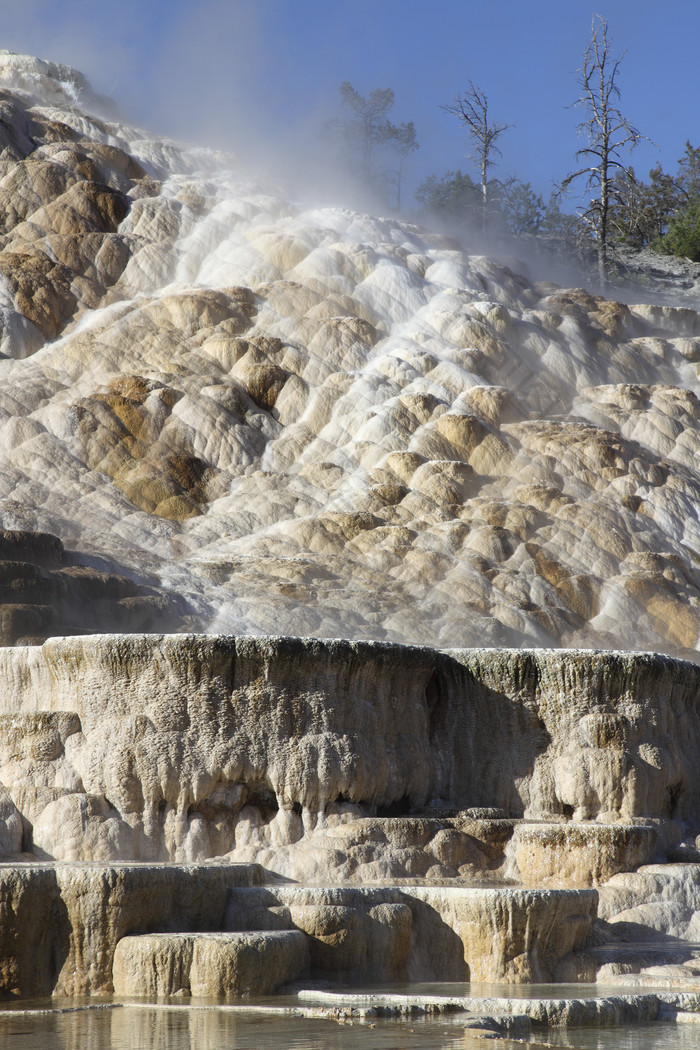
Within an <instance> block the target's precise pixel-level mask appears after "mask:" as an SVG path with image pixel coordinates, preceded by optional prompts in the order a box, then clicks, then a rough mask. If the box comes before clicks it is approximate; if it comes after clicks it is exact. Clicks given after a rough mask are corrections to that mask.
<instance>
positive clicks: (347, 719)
mask: <svg viewBox="0 0 700 1050" xmlns="http://www.w3.org/2000/svg"><path fill="white" fill-rule="evenodd" d="M699 676H700V671H699V670H698V668H697V667H696V665H694V664H691V663H685V662H681V661H677V660H673V659H671V658H667V657H661V656H656V657H652V656H649V655H640V654H624V653H608V654H604V653H590V652H589V653H584V652H563V653H562V652H561V651H556V650H550V651H542V650H539V651H537V650H536V651H529V652H518V651H514V650H448V651H437V650H431V649H428V648H409V647H402V646H396V645H390V644H387V643H377V642H374V643H372V642H341V641H328V642H323V641H321V640H318V639H313V640H309V639H288V638H287V639H284V638H257V639H254V638H239V639H236V638H231V637H210V636H202V635H200V636H192V635H185V636H182V635H180V636H178V635H170V636H154V635H141V636H134V635H105V636H81V637H77V638H75V637H74V638H63V639H61V638H56V639H52V640H50V641H48V642H45V643H44V644H43V646H20V647H14V648H12V647H8V648H5V649H3V650H1V651H0V785H1V789H0V792H1V793H0V849H1V850H2V854H3V862H2V863H0V990H1V991H2V992H3V993H4V994H10V995H20V996H30V995H46V994H49V993H53V994H59V995H82V994H104V993H108V992H111V991H113V990H115V991H116V992H117V993H118V994H120V995H122V996H127V997H129V996H131V995H134V994H147V995H151V996H155V997H159V996H170V995H178V996H183V995H185V996H193V997H195V998H196V997H198V996H199V997H201V996H221V995H223V996H234V997H236V996H240V995H260V994H267V993H268V992H270V991H273V990H275V988H277V987H278V986H279V985H280V984H283V983H285V982H287V981H290V980H294V979H295V978H299V977H301V978H304V977H307V978H308V977H309V976H311V977H312V978H313V977H317V976H320V975H324V977H325V978H326V979H327V978H328V975H334V976H335V978H336V979H338V980H350V981H375V982H386V981H391V982H397V981H406V980H445V981H466V980H471V981H475V982H483V981H486V982H498V981H506V982H514V983H522V982H543V981H545V982H546V981H552V980H565V981H580V980H594V979H595V977H596V975H597V973H598V972H599V971H600V972H601V973H602V974H604V975H605V976H606V977H607V978H619V977H622V976H625V975H629V974H633V975H636V976H638V977H639V979H640V980H642V979H643V978H644V976H645V974H647V973H653V972H655V968H656V969H657V970H658V967H659V965H661V966H662V968H664V967H665V969H662V972H663V974H664V975H666V976H667V977H669V979H674V980H675V979H676V978H678V977H679V976H680V977H681V978H682V977H686V976H687V977H689V978H690V977H692V976H693V975H694V971H695V968H696V966H697V959H696V954H694V952H693V949H692V944H693V941H694V940H696V939H697V929H698V916H700V889H699V887H700V865H699V864H697V863H695V859H696V858H695V854H694V848H695V842H696V836H697V835H698V832H699V831H700V828H699V827H698V824H699V823H700V822H699V820H698V812H699V810H698V804H697V801H698V788H699V786H700V781H699V780H698V763H697V754H698V751H699V750H700V721H699V719H698V704H699V701H698V695H699V690H698V685H699V682H700V678H699ZM682 841H684V845H682V846H681V847H680V848H679V843H681V842H682ZM669 861H670V863H669ZM163 862H166V863H163ZM173 862H175V863H173ZM650 862H653V863H650ZM650 942H651V949H650V948H649V943H650ZM669 945H670V947H669ZM660 953H661V954H660ZM38 956H39V957H40V962H39V963H37V957H38ZM669 966H670V970H669ZM139 989H141V990H142V991H141V992H139Z"/></svg>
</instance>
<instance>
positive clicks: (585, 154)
mask: <svg viewBox="0 0 700 1050" xmlns="http://www.w3.org/2000/svg"><path fill="white" fill-rule="evenodd" d="M624 55H625V53H624V52H623V53H622V54H621V55H619V56H617V57H616V56H615V55H614V54H613V52H612V50H611V46H610V42H609V40H608V23H607V22H606V21H605V19H603V18H602V17H601V16H600V15H598V16H597V21H596V20H595V19H594V21H593V25H592V28H591V39H590V42H589V44H588V47H587V48H586V51H585V54H584V56H583V66H582V68H581V69H580V70H579V86H580V88H581V94H580V95H579V97H578V98H577V99H576V101H575V102H574V104H573V105H574V106H580V107H582V108H583V109H585V111H586V119H585V120H583V121H582V122H581V123H580V124H579V125H578V128H577V130H578V132H579V134H580V135H582V136H585V138H586V139H587V143H588V144H587V145H586V146H584V147H583V148H582V149H580V150H577V152H576V159H577V160H579V161H583V162H584V165H583V166H582V167H581V168H579V169H578V170H577V171H573V172H571V174H570V175H567V176H566V178H565V179H564V180H563V181H562V182H561V183H560V186H559V192H560V193H565V192H566V190H568V188H569V187H570V186H571V184H572V183H573V182H574V181H575V180H576V179H580V178H584V179H585V180H586V185H585V189H586V191H587V192H588V191H591V192H592V193H593V194H594V196H593V197H592V198H591V200H590V203H589V204H588V205H587V206H586V207H584V208H581V209H580V214H581V217H582V218H583V220H584V221H585V222H586V224H587V225H588V227H589V229H590V230H591V231H592V233H593V236H594V237H595V240H596V245H597V256H598V276H599V279H600V283H601V285H602V286H603V287H605V284H606V282H607V278H608V244H609V239H610V230H611V219H612V212H613V209H614V208H615V206H616V205H619V206H623V205H624V203H625V199H626V190H628V189H629V186H630V185H633V184H634V172H633V171H632V169H631V168H630V167H629V166H628V165H626V164H625V163H624V162H623V160H622V157H623V154H624V152H625V151H628V150H632V149H634V147H635V146H637V145H638V144H639V142H640V141H641V140H642V139H643V138H645V137H646V136H644V135H642V134H640V132H639V131H638V130H637V129H636V128H635V127H633V126H632V124H630V122H629V121H628V120H627V118H626V117H625V116H623V114H622V112H621V111H620V108H619V106H618V100H619V98H620V90H619V88H618V86H617V78H618V74H619V71H620V63H621V62H622V59H623V58H624Z"/></svg>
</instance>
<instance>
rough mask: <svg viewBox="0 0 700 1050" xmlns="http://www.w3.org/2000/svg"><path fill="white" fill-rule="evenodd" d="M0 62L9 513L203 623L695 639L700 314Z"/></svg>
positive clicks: (4, 496)
mask: <svg viewBox="0 0 700 1050" xmlns="http://www.w3.org/2000/svg"><path fill="white" fill-rule="evenodd" d="M0 86H1V87H2V98H1V99H0V103H1V106H2V125H1V128H2V132H1V133H2V144H3V150H2V154H1V155H0V219H1V223H2V224H1V236H0V274H1V275H2V278H1V280H0V292H1V297H2V302H1V303H0V325H1V338H0V351H1V352H2V354H3V355H4V358H3V359H2V360H0V525H2V526H3V527H4V528H5V529H7V530H14V531H23V532H26V533H34V532H47V533H51V534H53V535H56V536H57V537H59V538H60V540H61V542H62V543H63V544H64V545H65V547H66V548H67V549H70V550H71V551H73V552H76V554H78V555H80V556H81V557H83V558H84V559H102V560H103V561H104V560H110V561H113V562H114V564H115V566H116V567H117V568H116V571H118V572H119V573H120V574H123V575H125V576H127V577H128V578H130V579H131V580H132V581H133V582H134V584H138V583H139V582H143V583H144V584H145V585H146V586H148V587H150V588H154V587H155V588H156V589H159V590H160V591H161V593H163V594H165V595H166V596H167V594H170V593H174V594H175V595H178V596H180V597H181V598H182V599H183V600H184V601H185V602H186V603H187V605H188V606H189V609H190V612H189V616H190V620H189V621H188V622H190V623H193V624H194V625H195V626H196V627H197V629H199V630H207V631H212V632H217V631H218V632H221V631H224V632H225V631H230V632H234V633H240V632H244V633H268V634H270V633H287V634H294V635H315V636H326V637H328V636H331V637H332V636H344V637H347V636H354V637H363V638H376V639H385V640H393V641H400V642H413V643H418V644H424V643H426V642H429V643H432V644H435V645H439V646H442V647H444V646H449V645H452V646H462V645H501V644H508V645H546V646H551V645H566V646H584V647H585V646H593V647H602V648H633V649H652V650H659V651H665V652H668V653H671V654H676V655H682V656H685V657H690V658H691V659H694V658H695V656H696V653H697V640H698V636H699V634H700V575H699V573H698V559H699V558H700V532H699V530H698V524H697V523H698V517H699V515H698V508H699V506H700V477H699V475H698V470H697V462H698V455H697V453H698V448H699V447H700V432H699V430H698V399H697V398H698V362H699V361H700V326H699V322H698V316H697V315H696V314H695V313H694V312H693V311H692V310H689V309H687V308H686V309H674V308H671V307H668V306H664V307H655V306H650V305H648V304H643V305H638V306H635V305H630V306H627V305H623V304H621V303H617V302H611V301H606V300H604V299H600V298H596V297H594V296H591V295H590V294H588V293H587V292H585V291H584V290H581V289H574V290H565V289H561V288H558V287H556V286H555V285H553V284H552V285H542V284H540V285H533V284H531V283H530V282H529V281H528V280H527V278H526V277H524V276H521V275H519V274H517V273H515V272H512V271H510V270H509V269H507V268H505V267H503V266H500V265H497V264H495V263H493V262H491V261H490V260H488V259H486V258H483V257H477V256H472V255H469V254H468V252H465V251H464V250H463V249H462V248H460V246H459V245H458V244H456V243H453V242H451V241H449V240H448V239H446V238H445V237H443V236H438V235H436V234H432V233H430V231H427V230H423V229H420V228H418V227H417V226H415V225H412V224H410V223H407V222H401V221H399V220H397V219H390V218H375V217H372V216H369V215H363V214H358V213H355V212H351V211H348V210H346V209H343V208H324V209H319V208H314V207H310V206H308V204H304V203H298V204H293V203H290V202H288V201H285V200H284V199H283V197H282V196H280V195H279V194H278V193H277V192H276V191H273V190H272V189H271V188H270V187H269V186H266V185H263V184H262V183H261V182H259V181H258V182H256V181H254V180H252V179H251V178H250V177H249V176H247V175H245V174H244V173H243V172H242V171H241V170H240V169H237V167H236V161H234V160H233V159H232V158H230V157H224V156H222V155H218V154H215V153H213V152H207V151H203V150H199V151H191V150H186V149H183V148H180V147H177V146H175V145H173V144H171V143H163V142H157V141H155V140H153V139H152V138H150V137H148V136H147V135H146V134H145V133H143V132H140V131H138V130H135V129H133V128H130V127H128V126H126V125H125V124H123V123H121V122H119V121H118V120H117V119H116V118H115V115H114V113H113V112H108V113H105V112H104V110H100V105H101V103H100V100H98V99H96V98H95V97H94V96H92V95H91V93H90V90H89V88H88V86H87V85H86V84H85V83H84V81H83V80H82V79H81V78H80V76H79V74H76V73H75V72H74V71H71V70H67V69H66V68H65V67H59V66H54V65H51V64H49V63H42V62H40V61H38V60H35V59H29V58H26V57H21V56H12V55H8V54H4V55H1V56H0ZM98 111H100V115H95V114H96V113H97V112H98ZM88 563H89V562H88ZM47 601H50V599H47ZM166 619H167V617H166ZM102 626H103V625H102V623H98V624H96V629H98V630H99V629H101V628H102ZM120 626H121V623H120V621H119V619H118V617H117V618H116V621H115V624H114V627H115V628H116V629H119V628H120ZM172 626H173V625H172V623H171V622H163V623H162V624H160V625H159V624H154V626H153V628H152V629H155V630H158V629H159V628H160V629H161V630H166V629H172ZM183 626H184V624H183ZM148 629H151V627H150V626H149V628H148ZM50 630H51V628H50V626H49V625H48V624H47V625H45V626H44V627H43V628H42V627H41V626H40V625H35V629H33V630H31V631H28V632H26V633H27V634H28V635H30V636H32V637H39V636H41V635H42V634H43V637H46V636H47V634H48V633H50ZM15 635H16V632H15ZM5 639H6V641H7V640H10V641H11V640H13V637H12V632H10V633H9V634H6V635H5Z"/></svg>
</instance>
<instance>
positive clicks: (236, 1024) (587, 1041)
mask: <svg viewBox="0 0 700 1050" xmlns="http://www.w3.org/2000/svg"><path fill="white" fill-rule="evenodd" d="M699 1035H700V1032H699V1031H698V1026H697V1025H694V1024H686V1025H674V1024H665V1023H658V1024H655V1025H639V1026H627V1027H625V1028H609V1029H583V1030H570V1031H568V1032H559V1031H556V1030H549V1031H547V1032H546V1033H536V1034H535V1035H533V1037H532V1040H531V1044H530V1045H531V1046H532V1047H533V1050H534V1047H542V1046H547V1047H552V1048H555V1047H562V1048H564V1047H568V1048H570V1050H672V1048H673V1050H697V1047H698V1042H699V1040H698V1036H699ZM523 1045H524V1044H523V1041H522V1040H520V1041H517V1042H516V1041H514V1040H510V1039H494V1038H490V1039H488V1040H484V1039H480V1038H478V1037H477V1036H475V1035H474V1034H473V1033H471V1032H468V1031H465V1030H464V1016H462V1019H461V1023H460V1019H459V1018H458V1017H454V1018H450V1019H445V1020H436V1019H430V1018H427V1019H420V1020H411V1021H404V1022H395V1021H381V1020H379V1019H378V1020H377V1021H376V1024H374V1025H371V1026H370V1025H369V1024H344V1025H341V1024H338V1023H337V1022H334V1021H329V1020H320V1019H319V1020H316V1019H309V1018H296V1017H291V1016H287V1017H280V1016H276V1017H272V1016H267V1017H266V1016H260V1015H255V1014H252V1013H251V1014H240V1013H237V1012H236V1011H233V1010H227V1009H225V1008H223V1009H222V1008H218V1007H215V1006H211V1007H184V1008H183V1007H180V1008H178V1007H172V1006H167V1007H166V1006H162V1007H159V1006H148V1005H142V1006H133V1005H125V1006H114V1007H108V1006H106V1007H98V1008H95V1007H94V1006H92V1007H89V1008H85V1007H82V1008H80V1007H79V1008H75V1007H71V1008H69V1009H68V1008H67V1009H65V1010H62V1011H59V1010H57V1009H56V1008H48V1009H47V1008H45V1009H43V1010H41V1011H38V1010H37V1011H29V1010H27V1009H26V1004H24V1006H23V1008H22V1009H21V1010H20V1009H11V1008H10V1009H3V1010H0V1046H2V1047H3V1048H4V1047H7V1048H8V1050H75V1047H80V1048H81V1050H221V1048H222V1047H225V1048H226V1050H397V1048H399V1047H401V1048H402V1050H487V1048H491V1050H516V1048H517V1047H522V1046H523Z"/></svg>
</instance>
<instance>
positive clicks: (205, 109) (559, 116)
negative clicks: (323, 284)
mask: <svg viewBox="0 0 700 1050" xmlns="http://www.w3.org/2000/svg"><path fill="white" fill-rule="evenodd" d="M597 13H599V14H601V15H602V16H603V17H604V18H606V19H607V20H608V23H609V33H610V37H611V40H612V42H613V45H614V47H615V49H616V50H617V51H618V52H622V51H625V50H626V52H627V53H626V55H625V57H624V60H623V63H622V67H621V74H620V79H619V86H620V89H621V93H622V108H623V111H624V112H625V114H626V115H627V116H628V117H629V119H630V120H631V122H632V123H634V124H635V125H636V126H637V127H638V128H639V130H640V131H641V132H643V133H644V134H646V135H648V136H649V138H651V139H653V140H654V142H655V143H657V145H658V147H659V148H658V149H654V148H652V147H651V146H650V145H647V144H645V145H643V146H642V147H640V148H639V149H638V150H637V151H636V152H635V153H634V154H633V156H632V163H633V164H634V167H635V169H636V171H637V172H638V174H641V175H646V173H647V172H648V170H649V168H650V167H651V166H652V165H654V164H656V163H657V162H661V163H662V165H663V167H664V169H665V170H667V171H674V170H675V166H676V162H677V160H678V158H679V157H680V156H681V154H682V152H683V149H684V145H685V142H686V139H690V141H691V142H692V143H693V144H695V145H700V105H699V103H700V62H699V61H698V41H699V40H700V0H666V3H665V4H664V6H663V10H662V7H661V4H660V3H659V0H596V2H594V3H589V2H586V0H519V2H518V0H481V2H479V3H476V2H472V0H432V2H430V3H428V2H425V0H423V2H418V0H116V2H115V0H0V15H1V22H0V24H1V25H2V35H1V37H0V46H4V47H6V48H10V49H11V50H16V51H26V52H29V53H33V54H39V55H41V56H42V57H47V58H51V59H54V60H55V61H61V62H66V63H68V64H71V65H76V66H77V67H78V68H80V69H82V70H83V72H85V73H86V74H87V75H88V77H89V78H90V79H91V81H92V82H93V84H94V86H95V87H96V88H97V89H98V90H99V91H101V92H103V93H105V94H109V93H112V95H113V97H114V98H115V100H116V101H117V102H118V103H119V104H120V106H121V107H122V110H123V111H124V112H125V114H126V115H127V116H128V117H129V118H131V119H132V120H134V121H136V122H139V123H141V124H144V125H146V126H149V127H152V128H153V129H154V130H157V131H162V132H164V133H167V134H172V135H175V136H179V137H184V138H188V139H191V140H195V139H197V140H199V141H202V142H206V143H209V144H211V145H222V146H226V147H228V148H233V149H234V150H236V149H238V151H239V152H244V151H245V150H247V149H249V148H250V147H249V142H255V143H258V144H259V143H263V144H272V145H273V146H274V148H275V151H274V153H273V154H272V155H273V156H274V157H275V159H274V160H273V161H271V163H276V164H278V165H280V166H281V167H283V166H284V157H285V156H290V155H294V154H297V155H298V154H304V153H307V152H311V151H312V150H313V148H314V147H315V146H317V143H318V138H317V129H318V127H319V125H320V124H321V123H322V121H323V120H324V119H326V118H327V117H329V116H332V115H334V114H335V113H337V112H338V103H339V96H338V87H339V85H340V83H341V82H342V81H344V80H349V81H350V82H351V83H352V84H353V86H354V87H356V88H357V90H358V91H360V92H361V93H363V94H366V93H367V92H369V91H371V90H372V89H373V88H375V87H382V88H384V87H390V88H392V89H393V90H394V92H395V94H396V105H395V108H394V110H393V113H392V117H393V119H394V120H395V122H402V121H408V120H412V121H413V122H414V123H415V125H416V129H417V133H418V140H419V142H420V145H421V149H420V151H419V152H418V153H416V154H414V158H413V159H412V161H411V173H410V179H411V183H412V184H413V185H415V183H416V182H417V181H419V180H420V179H421V178H423V177H424V176H425V175H428V174H431V173H436V174H442V173H444V172H445V171H447V170H448V169H455V168H459V167H461V168H462V169H463V170H464V169H466V170H470V167H469V161H468V159H467V157H466V153H467V144H466V141H465V138H464V136H463V134H462V132H461V131H460V128H459V126H458V124H457V122H456V121H455V120H454V118H451V117H450V116H449V115H448V114H447V113H445V112H443V111H442V110H441V109H440V105H441V104H443V103H448V102H450V101H451V100H452V99H453V98H454V96H455V95H456V94H457V92H459V91H461V90H463V89H464V88H465V87H466V86H467V83H468V81H469V80H470V79H471V80H473V81H474V82H475V83H476V84H478V85H479V86H480V87H481V88H482V89H483V90H484V91H486V93H487V94H488V97H489V107H490V111H491V113H492V114H493V116H494V118H495V119H498V120H501V121H503V122H512V123H514V124H515V125H516V126H515V127H514V128H512V129H511V130H510V131H508V133H507V134H506V135H504V136H503V138H502V140H501V142H502V150H503V161H502V167H501V171H502V173H503V174H513V175H517V176H518V177H519V178H521V179H523V180H524V181H529V182H531V183H532V184H533V186H534V188H535V189H537V190H538V191H539V192H541V193H542V194H543V195H544V196H545V198H546V197H547V196H548V194H549V191H550V189H551V187H552V184H553V183H554V182H555V181H556V180H558V179H560V178H562V177H563V176H564V175H565V174H566V173H567V171H568V170H570V169H571V168H572V166H573V165H574V163H575V161H574V154H575V151H576V148H577V146H578V145H580V144H581V143H580V140H579V139H577V136H576V131H575V128H576V123H577V120H579V119H580V116H577V113H576V112H575V111H574V112H572V111H571V110H570V109H568V108H567V107H568V106H569V104H570V103H571V102H573V100H574V99H575V98H576V96H577V83H576V70H577V68H579V67H580V64H581V59H582V55H583V51H584V49H585V47H586V44H587V42H588V40H589V37H590V30H591V21H592V18H593V16H594V15H595V14H597Z"/></svg>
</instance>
